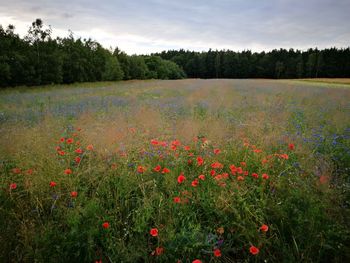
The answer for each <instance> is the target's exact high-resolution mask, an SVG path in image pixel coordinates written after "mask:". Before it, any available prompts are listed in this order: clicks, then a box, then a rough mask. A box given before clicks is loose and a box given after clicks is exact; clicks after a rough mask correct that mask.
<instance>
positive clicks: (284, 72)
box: [0, 19, 350, 87]
mask: <svg viewBox="0 0 350 263" xmlns="http://www.w3.org/2000/svg"><path fill="white" fill-rule="evenodd" d="M185 77H189V78H318V77H328V78H334V77H338V78H341V77H350V48H349V47H348V48H340V49H338V48H328V49H323V50H318V49H317V48H315V49H309V50H307V51H300V50H294V49H289V50H286V49H279V50H276V49H275V50H272V51H270V52H251V51H249V50H247V51H242V52H234V51H231V50H211V49H209V51H207V52H195V51H188V50H183V49H181V50H169V51H163V52H161V53H154V54H151V55H149V56H145V55H131V56H130V55H127V54H126V53H125V52H123V51H121V50H119V49H118V48H116V49H115V50H111V49H106V48H104V47H102V46H101V45H100V44H99V43H98V42H96V41H93V40H91V39H81V38H77V39H76V38H74V36H73V33H72V32H71V31H70V34H69V36H68V37H65V38H60V37H57V38H55V39H54V38H52V29H51V27H45V26H44V24H43V22H42V20H41V19H36V20H35V21H34V22H33V23H32V25H31V26H30V28H29V30H28V33H27V35H26V36H24V37H23V38H21V37H20V36H19V35H18V34H16V33H15V27H14V26H13V25H9V26H8V27H7V28H6V29H4V28H3V27H2V26H1V25H0V86H2V87H6V86H17V85H45V84H56V83H57V84H60V83H73V82H94V81H113V80H129V79H180V78H185Z"/></svg>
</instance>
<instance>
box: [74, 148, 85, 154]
mask: <svg viewBox="0 0 350 263" xmlns="http://www.w3.org/2000/svg"><path fill="white" fill-rule="evenodd" d="M75 153H78V154H80V153H83V150H82V149H81V148H78V149H76V150H75Z"/></svg>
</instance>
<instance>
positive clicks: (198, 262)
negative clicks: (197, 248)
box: [192, 259, 202, 263]
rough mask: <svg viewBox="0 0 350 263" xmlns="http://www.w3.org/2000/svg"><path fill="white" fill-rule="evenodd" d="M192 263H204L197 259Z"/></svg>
mask: <svg viewBox="0 0 350 263" xmlns="http://www.w3.org/2000/svg"><path fill="white" fill-rule="evenodd" d="M192 263H202V261H201V260H199V259H195V260H193V261H192Z"/></svg>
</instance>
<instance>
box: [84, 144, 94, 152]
mask: <svg viewBox="0 0 350 263" xmlns="http://www.w3.org/2000/svg"><path fill="white" fill-rule="evenodd" d="M86 149H87V150H89V151H92V150H93V149H94V146H93V145H92V144H89V145H88V146H86Z"/></svg>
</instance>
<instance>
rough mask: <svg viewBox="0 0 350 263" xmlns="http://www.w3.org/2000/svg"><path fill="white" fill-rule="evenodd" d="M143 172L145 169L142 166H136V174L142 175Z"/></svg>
mask: <svg viewBox="0 0 350 263" xmlns="http://www.w3.org/2000/svg"><path fill="white" fill-rule="evenodd" d="M145 171H146V168H145V167H143V166H141V165H139V166H137V172H138V173H144V172H145Z"/></svg>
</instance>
